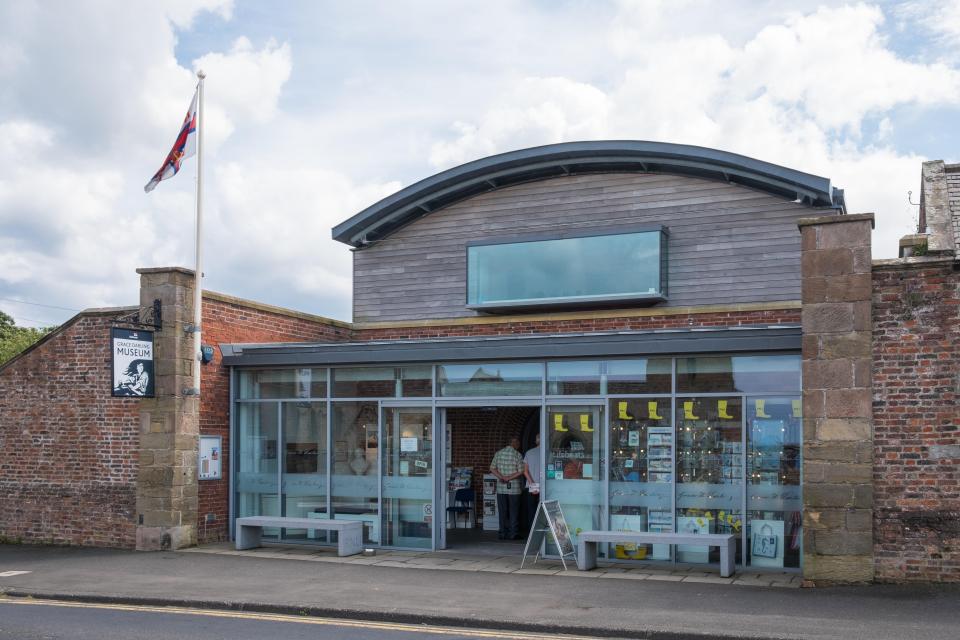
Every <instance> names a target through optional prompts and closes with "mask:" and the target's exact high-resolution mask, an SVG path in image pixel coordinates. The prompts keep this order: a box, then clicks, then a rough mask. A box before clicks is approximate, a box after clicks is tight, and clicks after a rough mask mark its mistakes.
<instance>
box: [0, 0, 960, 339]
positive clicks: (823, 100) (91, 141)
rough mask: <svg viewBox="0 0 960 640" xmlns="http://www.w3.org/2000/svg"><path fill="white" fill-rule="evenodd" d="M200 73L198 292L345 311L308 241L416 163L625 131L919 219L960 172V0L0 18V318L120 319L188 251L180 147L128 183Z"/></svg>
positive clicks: (304, 4)
mask: <svg viewBox="0 0 960 640" xmlns="http://www.w3.org/2000/svg"><path fill="white" fill-rule="evenodd" d="M198 69H203V70H204V71H205V72H206V74H207V80H206V84H205V87H206V116H207V118H206V125H205V157H204V201H203V202H204V234H203V242H204V288H205V289H209V290H213V291H219V292H223V293H228V294H231V295H235V296H239V297H243V298H250V299H253V300H258V301H261V302H265V303H269V304H274V305H279V306H285V307H290V308H293V309H297V310H300V311H305V312H309V313H314V314H318V315H323V316H328V317H332V318H337V319H343V320H349V319H350V308H351V266H352V261H351V254H350V251H349V248H348V247H347V246H346V245H343V244H340V243H337V242H335V241H333V240H332V239H331V236H330V229H331V227H333V226H334V225H336V224H337V223H339V222H341V221H343V220H345V219H346V218H349V217H350V216H351V215H353V214H355V213H357V212H358V211H360V210H362V209H363V208H365V207H367V206H369V205H370V204H373V203H374V202H376V201H377V200H379V199H381V198H383V197H385V196H387V195H389V194H391V193H393V192H395V191H397V190H398V189H401V188H403V187H405V186H407V185H410V184H412V183H414V182H416V181H418V180H420V179H422V178H425V177H428V176H430V175H432V174H434V173H436V172H438V171H441V170H444V169H447V168H450V167H453V166H456V165H459V164H461V163H464V162H468V161H470V160H474V159H477V158H481V157H484V156H488V155H491V154H495V153H500V152H504V151H510V150H513V149H518V148H523V147H529V146H535V145H541V144H549V143H555V142H565V141H571V140H600V139H635V140H655V141H662V142H674V143H683V144H694V145H701V146H705V147H712V148H718V149H723V150H726V151H732V152H735V153H740V154H744V155H747V156H751V157H755V158H758V159H761V160H765V161H768V162H772V163H775V164H780V165H784V166H787V167H791V168H794V169H798V170H801V171H805V172H808V173H813V174H817V175H821V176H825V177H828V178H830V179H831V181H832V183H833V185H834V186H837V187H840V188H843V189H844V190H845V193H846V201H847V207H848V211H849V212H850V213H859V212H868V211H870V212H874V213H875V214H876V230H875V231H874V257H875V258H889V257H895V256H896V251H897V240H898V239H899V238H900V237H901V236H902V235H904V234H907V233H910V232H912V231H913V230H914V229H915V226H916V217H917V207H916V206H914V205H911V204H910V200H909V199H908V192H910V191H912V192H913V195H912V201H913V202H918V201H919V185H920V169H921V163H922V162H923V161H925V160H931V159H943V160H946V161H947V162H957V161H960V0H946V1H944V0H937V1H934V2H921V1H918V2H897V3H894V2H880V3H843V2H806V1H805V0H793V1H790V2H764V1H757V0H751V1H742V2H738V1H736V0H727V1H725V2H723V3H719V2H707V1H699V0H669V1H662V2H661V1H658V0H636V1H628V0H624V1H609V2H602V1H600V0H579V1H577V0H568V1H562V0H552V1H548V0H528V1H523V2H521V1H511V0H487V1H485V2H475V1H474V2H462V1H457V0H422V1H409V2H407V1H403V2H401V1H394V0H390V1H388V0H381V1H380V2H368V1H364V0H352V1H350V2H332V1H319V0H304V1H297V0H290V1H286V2H283V3H274V2H265V1H261V2H250V1H247V0H170V1H167V2H163V1H159V2H158V1H156V0H153V1H146V0H142V1H141V0H130V1H124V2H120V1H118V0H114V1H113V2H98V1H93V0H78V1H76V2H67V1H66V0H61V1H44V2H39V1H38V2H32V1H30V0H13V1H11V2H4V3H0V166H2V167H3V170H2V171H0V310H2V311H5V312H6V313H8V314H10V315H12V316H13V317H14V318H15V319H16V321H17V324H19V325H23V326H47V325H52V324H58V323H60V322H63V321H64V320H66V319H68V318H69V317H71V316H72V315H73V314H74V313H76V311H77V310H80V309H85V308H91V307H105V306H118V305H131V304H136V302H137V298H138V275H137V274H136V269H137V268H138V267H158V266H185V267H190V268H192V265H193V264H194V193H195V175H196V161H195V159H191V160H187V161H185V163H184V165H183V169H182V170H181V172H180V173H179V174H178V175H177V176H175V177H174V178H172V179H170V180H167V181H165V182H163V183H161V184H160V185H159V186H158V187H157V188H156V189H155V190H154V191H153V192H151V193H149V194H145V193H144V191H143V186H144V185H145V184H146V183H147V181H148V180H149V179H150V177H151V176H152V175H153V173H154V172H155V171H156V170H157V169H158V168H159V166H160V164H161V162H162V161H163V159H164V157H165V156H166V154H167V152H168V151H169V149H170V146H171V144H172V143H173V140H174V138H175V137H176V134H177V132H178V130H179V126H180V124H181V122H182V120H183V116H184V113H185V112H186V110H187V107H188V106H189V103H190V100H191V98H192V96H193V91H194V86H195V84H196V75H195V74H196V71H197V70H198Z"/></svg>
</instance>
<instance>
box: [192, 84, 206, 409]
mask: <svg viewBox="0 0 960 640" xmlns="http://www.w3.org/2000/svg"><path fill="white" fill-rule="evenodd" d="M206 77H207V74H206V73H204V72H203V70H199V71H197V78H199V80H200V82H199V85H198V89H197V91H198V93H199V96H198V100H197V237H196V241H197V246H196V257H197V264H196V271H195V273H194V276H193V277H194V284H193V393H192V394H191V395H197V396H199V395H200V345H201V339H200V338H201V335H200V332H201V328H202V326H203V325H202V319H203V309H202V304H203V242H202V238H203V130H204V128H205V126H206V122H205V115H204V112H203V80H204V78H206Z"/></svg>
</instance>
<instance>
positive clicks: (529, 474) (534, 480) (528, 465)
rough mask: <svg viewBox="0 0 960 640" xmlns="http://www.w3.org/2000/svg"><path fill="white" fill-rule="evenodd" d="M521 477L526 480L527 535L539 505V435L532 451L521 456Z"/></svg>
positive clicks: (540, 485)
mask: <svg viewBox="0 0 960 640" xmlns="http://www.w3.org/2000/svg"><path fill="white" fill-rule="evenodd" d="M523 476H524V477H525V478H526V479H527V488H526V489H525V494H524V495H525V497H526V505H527V522H526V525H527V526H526V529H527V533H528V534H529V532H530V527H532V526H533V520H534V518H536V516H537V507H538V506H539V505H540V487H542V486H543V485H542V484H541V481H542V479H541V478H540V434H539V433H538V434H537V444H536V446H534V447H533V448H532V449H530V450H528V451H527V452H526V453H525V454H523Z"/></svg>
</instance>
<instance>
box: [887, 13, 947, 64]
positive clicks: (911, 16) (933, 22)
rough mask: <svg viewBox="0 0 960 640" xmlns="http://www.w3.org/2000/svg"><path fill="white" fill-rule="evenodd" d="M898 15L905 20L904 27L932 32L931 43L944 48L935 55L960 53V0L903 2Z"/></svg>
mask: <svg viewBox="0 0 960 640" xmlns="http://www.w3.org/2000/svg"><path fill="white" fill-rule="evenodd" d="M894 14H895V16H896V17H897V18H899V19H900V20H901V21H903V24H901V25H900V26H901V29H904V30H909V29H913V28H916V27H919V28H920V29H922V30H923V32H924V35H929V36H930V40H931V44H932V45H934V47H936V48H939V49H940V54H939V55H936V56H934V57H942V58H944V59H949V58H951V57H953V56H955V55H956V53H957V52H960V0H918V1H916V2H902V3H899V4H897V5H895V7H894Z"/></svg>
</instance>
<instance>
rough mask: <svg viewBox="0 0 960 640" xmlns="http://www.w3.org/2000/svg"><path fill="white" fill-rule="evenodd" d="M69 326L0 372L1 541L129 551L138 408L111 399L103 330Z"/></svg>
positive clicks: (82, 323)
mask: <svg viewBox="0 0 960 640" xmlns="http://www.w3.org/2000/svg"><path fill="white" fill-rule="evenodd" d="M117 315H119V313H114V314H109V315H103V314H100V315H97V314H86V315H83V314H82V315H80V316H78V317H76V318H75V319H74V320H73V321H72V323H68V324H67V325H65V326H64V328H63V329H61V330H60V332H58V333H56V334H54V335H52V336H50V337H49V339H47V340H46V341H44V342H43V343H42V344H40V345H38V346H37V347H35V348H34V349H33V350H31V351H28V352H27V353H25V354H23V355H21V356H20V357H19V358H17V359H15V360H13V361H11V362H9V363H8V364H7V366H5V367H3V368H2V369H0V537H2V538H6V539H10V540H18V539H19V540H22V541H24V542H33V543H53V544H72V545H91V546H104V547H133V546H134V543H135V539H136V523H135V511H136V478H137V465H138V454H137V450H138V447H139V426H140V419H139V407H138V401H137V400H134V399H126V398H112V397H110V385H111V373H110V327H111V326H112V325H113V320H114V318H115V317H116V316H117Z"/></svg>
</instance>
